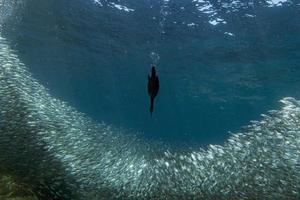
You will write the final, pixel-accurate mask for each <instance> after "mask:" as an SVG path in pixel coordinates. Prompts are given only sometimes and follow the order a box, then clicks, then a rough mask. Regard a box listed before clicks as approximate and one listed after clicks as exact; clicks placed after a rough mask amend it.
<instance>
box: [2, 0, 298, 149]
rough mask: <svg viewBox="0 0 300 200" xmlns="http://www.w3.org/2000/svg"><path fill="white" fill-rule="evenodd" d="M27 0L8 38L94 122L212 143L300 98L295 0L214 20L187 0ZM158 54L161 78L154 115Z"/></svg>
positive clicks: (33, 67) (166, 138)
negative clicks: (99, 0)
mask: <svg viewBox="0 0 300 200" xmlns="http://www.w3.org/2000/svg"><path fill="white" fill-rule="evenodd" d="M29 1H30V3H27V4H26V3H24V5H23V8H21V9H20V10H19V11H18V13H17V15H15V17H13V18H12V19H10V21H9V22H8V23H7V24H6V25H5V26H4V32H5V35H6V37H7V38H8V39H9V40H10V42H11V44H12V46H13V48H14V49H15V50H16V51H17V52H18V55H19V56H20V59H21V60H22V61H23V62H24V63H25V65H26V66H27V67H28V68H29V69H30V71H31V72H32V73H33V75H34V77H35V78H37V79H38V80H39V81H40V82H41V83H42V84H43V85H44V86H46V87H47V88H49V89H50V93H51V94H52V95H53V96H55V97H57V98H59V99H62V100H64V101H66V102H68V103H69V104H70V105H72V106H74V107H75V108H76V109H78V110H79V111H81V112H84V113H86V114H87V115H88V116H90V117H92V118H93V119H94V120H96V121H105V122H106V123H109V124H113V125H115V126H121V127H124V128H128V129H131V130H132V131H133V132H140V133H142V135H143V136H145V137H147V138H151V139H155V140H163V141H164V142H168V143H180V144H183V143H187V144H195V143H196V144H197V145H199V144H200V145H203V146H205V145H206V144H208V143H222V142H223V141H224V139H226V138H227V137H228V131H232V132H235V131H238V130H241V127H242V126H244V125H247V124H249V121H250V120H258V119H260V114H261V113H265V112H266V111H268V110H270V109H278V108H279V105H280V104H279V103H278V100H279V99H281V98H282V97H285V96H293V97H296V98H300V91H299V87H300V64H299V61H300V12H299V6H297V5H296V2H294V5H293V4H292V5H284V6H280V7H273V8H268V7H266V6H265V5H264V4H259V1H257V2H255V1H254V2H255V4H254V5H255V6H254V7H251V8H244V9H240V10H239V11H236V12H233V13H226V10H220V11H219V15H220V16H222V17H223V18H224V19H225V20H226V22H227V24H223V25H222V24H220V25H216V26H213V25H211V24H209V23H208V20H209V16H207V15H205V14H201V13H200V12H199V11H197V10H196V8H195V7H194V6H193V4H192V3H191V2H190V1H181V0H178V1H170V3H169V5H168V6H167V7H165V8H164V10H165V11H168V12H170V13H169V15H167V16H166V17H165V18H164V16H162V14H161V10H162V6H163V2H161V1H150V0H149V1H146V0H144V1H128V2H125V1H123V2H125V4H126V5H128V7H130V8H134V9H135V12H129V13H127V12H124V11H120V10H117V9H113V8H110V7H108V6H105V5H104V6H103V7H100V6H98V5H96V4H94V3H93V1H89V0H72V1H68V0H47V1H40V0H29ZM29 1H27V2H29ZM211 3H212V4H213V5H215V6H216V7H218V2H217V1H211ZM29 6H30V7H29ZM182 6H184V7H185V10H184V11H182V10H181V9H180V7H182ZM24 7H25V8H24ZM246 13H247V14H252V15H255V16H256V17H254V18H249V17H245V14H246ZM153 17H155V18H153ZM174 21H175V22H177V23H176V24H175V23H174ZM182 22H185V24H182ZM191 22H195V23H196V24H197V26H195V27H188V26H187V25H186V24H187V23H191ZM162 32H165V33H164V34H163V33H162ZM224 32H231V33H233V34H234V36H229V35H226V34H224ZM151 52H156V53H158V54H159V56H160V60H159V61H158V63H157V64H158V66H157V68H158V75H159V78H160V83H161V88H160V91H159V95H158V97H157V98H156V100H155V108H154V115H153V117H152V118H151V117H150V114H149V99H148V95H147V89H146V87H147V86H146V85H147V74H148V73H149V71H150V66H151V64H152V60H151V59H150V56H149V55H150V53H151Z"/></svg>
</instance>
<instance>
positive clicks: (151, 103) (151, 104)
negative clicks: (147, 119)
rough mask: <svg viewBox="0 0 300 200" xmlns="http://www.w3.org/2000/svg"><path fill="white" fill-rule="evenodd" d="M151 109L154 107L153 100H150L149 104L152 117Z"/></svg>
mask: <svg viewBox="0 0 300 200" xmlns="http://www.w3.org/2000/svg"><path fill="white" fill-rule="evenodd" d="M153 107H154V98H151V102H150V114H151V116H152V113H153Z"/></svg>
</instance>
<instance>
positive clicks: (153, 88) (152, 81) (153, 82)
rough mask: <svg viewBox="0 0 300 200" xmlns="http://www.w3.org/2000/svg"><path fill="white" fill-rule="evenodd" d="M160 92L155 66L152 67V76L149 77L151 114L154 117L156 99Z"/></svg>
mask: <svg viewBox="0 0 300 200" xmlns="http://www.w3.org/2000/svg"><path fill="white" fill-rule="evenodd" d="M158 90H159V80H158V76H157V75H156V70H155V66H152V70H151V76H149V75H148V94H149V96H150V114H151V116H152V113H153V106H154V98H155V97H156V95H157V93H158Z"/></svg>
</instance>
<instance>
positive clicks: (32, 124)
mask: <svg viewBox="0 0 300 200" xmlns="http://www.w3.org/2000/svg"><path fill="white" fill-rule="evenodd" d="M281 102H282V103H283V107H282V109H281V110H277V111H270V112H269V114H268V115H263V119H262V120H261V121H253V122H251V125H249V126H248V127H246V128H245V130H244V131H243V132H242V133H235V134H232V135H231V136H230V138H229V139H228V140H227V141H226V142H225V143H224V145H223V146H218V145H210V146H209V147H208V149H207V150H204V149H199V150H198V151H192V152H185V153H178V152H177V153H176V152H170V151H167V150H163V148H157V147H156V146H155V147H154V146H153V145H150V144H149V145H147V142H145V141H142V140H141V139H138V137H135V136H130V134H124V133H123V132H124V131H125V130H122V129H120V128H114V127H113V126H110V125H107V124H105V123H100V124H99V123H98V124H97V123H95V122H93V121H92V120H91V119H89V118H88V117H87V116H85V115H84V114H82V113H79V112H78V111H76V110H75V109H73V108H72V107H70V106H69V105H67V104H66V103H64V102H62V101H60V100H58V99H55V98H54V97H52V96H51V95H50V92H49V91H47V89H46V88H45V87H44V86H42V85H41V84H39V83H38V81H37V80H36V79H34V78H33V77H32V75H31V73H30V72H29V71H28V69H27V68H26V67H25V66H24V64H22V62H21V61H20V60H19V58H18V56H17V55H16V53H15V52H14V51H13V50H11V49H10V47H9V44H8V42H7V41H6V39H5V38H3V37H0V113H1V115H0V168H1V169H5V171H7V172H9V173H10V174H12V175H13V176H16V177H21V180H22V181H23V182H24V183H26V184H28V185H30V187H31V188H32V190H33V191H35V192H36V194H37V196H39V197H40V199H95V200H99V199H172V200H174V199H205V200H210V199H218V200H222V199H224V200H225V199H226V200H227V199H228V200H234V199H249V200H250V199H257V200H258V199H261V200H266V199H270V200H271V199H272V200H276V199H278V200H282V199H299V198H300V102H299V101H297V100H295V99H293V98H283V99H282V100H281Z"/></svg>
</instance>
